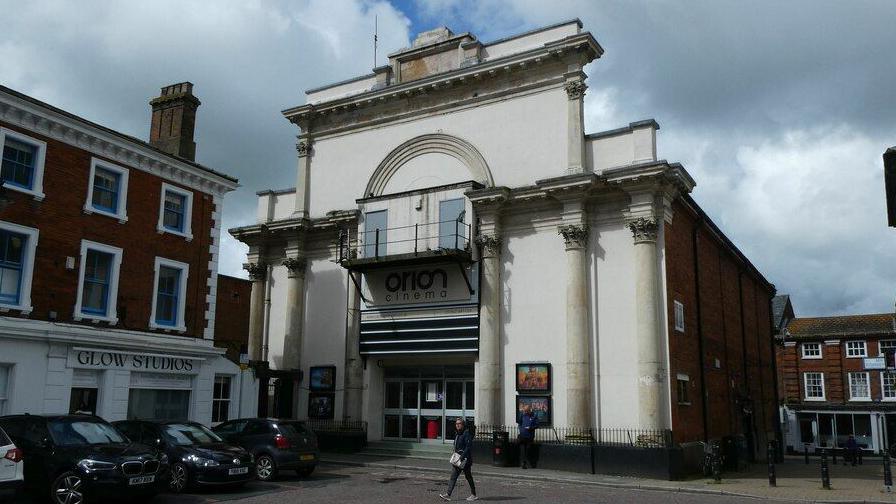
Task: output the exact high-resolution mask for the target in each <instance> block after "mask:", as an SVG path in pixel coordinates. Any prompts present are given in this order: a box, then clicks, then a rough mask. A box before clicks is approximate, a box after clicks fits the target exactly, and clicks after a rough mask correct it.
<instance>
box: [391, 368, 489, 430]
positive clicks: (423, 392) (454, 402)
mask: <svg viewBox="0 0 896 504" xmlns="http://www.w3.org/2000/svg"><path fill="white" fill-rule="evenodd" d="M384 388H385V394H384V395H385V404H384V405H383V406H384V408H383V416H384V418H383V439H388V440H396V441H398V440H400V441H419V442H425V443H445V442H453V441H454V433H455V429H454V421H455V420H456V419H457V418H464V419H465V420H466V421H467V422H468V423H470V424H472V423H473V422H474V418H475V410H474V406H473V405H474V404H475V396H474V394H475V392H474V391H475V389H476V387H475V384H474V381H473V366H445V367H438V368H425V369H420V368H389V369H387V370H386V378H385V387H384Z"/></svg>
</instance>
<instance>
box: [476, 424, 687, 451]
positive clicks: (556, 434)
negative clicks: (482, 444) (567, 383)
mask: <svg viewBox="0 0 896 504" xmlns="http://www.w3.org/2000/svg"><path fill="white" fill-rule="evenodd" d="M493 432H507V433H508V434H509V436H510V439H511V440H512V439H516V437H517V436H518V435H519V425H516V424H514V425H477V426H476V439H477V440H481V441H491V439H492V433H493ZM535 442H536V443H542V444H566V445H590V444H594V445H601V446H632V447H636V448H671V447H672V446H673V442H672V431H671V430H667V429H658V430H655V429H591V428H587V429H584V428H574V427H551V426H543V427H538V428H537V429H535Z"/></svg>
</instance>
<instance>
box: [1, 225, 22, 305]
mask: <svg viewBox="0 0 896 504" xmlns="http://www.w3.org/2000/svg"><path fill="white" fill-rule="evenodd" d="M27 241H28V237H27V236H25V235H23V234H19V233H12V232H10V231H3V230H0V303H4V304H15V305H17V304H19V298H20V294H21V292H22V272H23V267H24V265H25V264H24V257H25V244H26V243H27Z"/></svg>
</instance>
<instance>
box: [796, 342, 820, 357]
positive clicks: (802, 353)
mask: <svg viewBox="0 0 896 504" xmlns="http://www.w3.org/2000/svg"><path fill="white" fill-rule="evenodd" d="M806 345H814V346H815V347H816V348H818V355H808V354H806ZM800 357H802V358H803V359H821V358H822V357H823V351H822V349H821V343H811V342H810V343H801V344H800Z"/></svg>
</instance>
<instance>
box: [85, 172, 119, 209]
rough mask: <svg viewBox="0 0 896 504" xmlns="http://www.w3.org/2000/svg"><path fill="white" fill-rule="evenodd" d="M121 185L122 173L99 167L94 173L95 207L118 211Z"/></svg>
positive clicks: (93, 200)
mask: <svg viewBox="0 0 896 504" xmlns="http://www.w3.org/2000/svg"><path fill="white" fill-rule="evenodd" d="M120 186H121V175H120V174H118V173H115V172H113V171H110V170H106V169H104V168H100V167H97V168H96V171H95V172H94V174H93V199H92V202H93V208H96V209H97V210H103V211H105V212H109V213H118V196H119V191H120Z"/></svg>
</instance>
